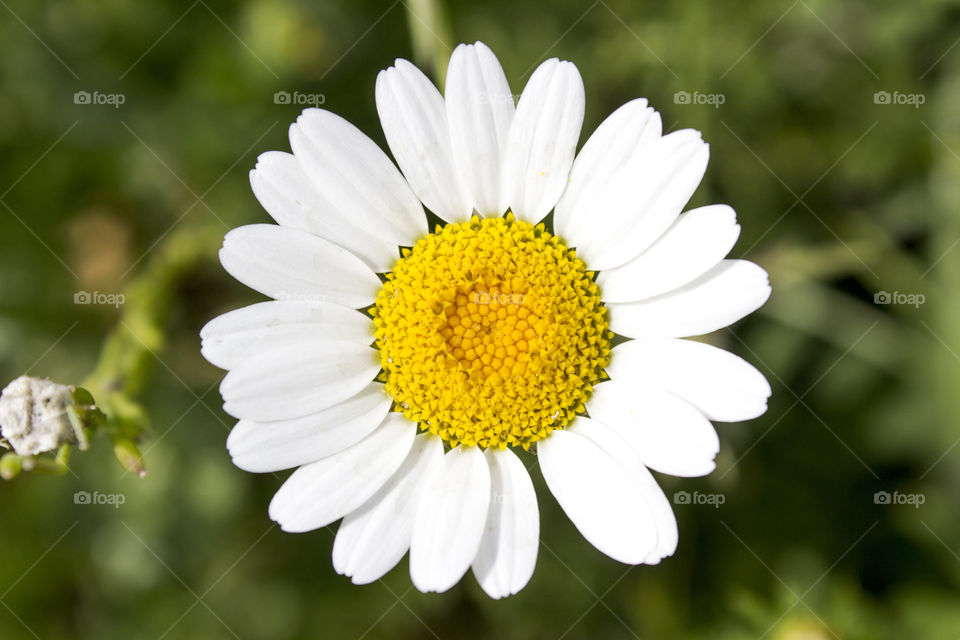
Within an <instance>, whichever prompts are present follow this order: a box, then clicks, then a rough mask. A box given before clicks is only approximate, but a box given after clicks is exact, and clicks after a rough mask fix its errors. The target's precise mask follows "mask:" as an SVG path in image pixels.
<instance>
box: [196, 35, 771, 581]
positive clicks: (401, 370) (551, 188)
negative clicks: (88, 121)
mask: <svg viewBox="0 0 960 640" xmlns="http://www.w3.org/2000/svg"><path fill="white" fill-rule="evenodd" d="M446 87H447V89H446V95H445V96H444V95H441V94H440V92H439V91H438V90H437V89H436V87H435V86H434V85H433V84H432V83H431V82H430V81H429V80H428V79H427V77H426V76H424V74H423V73H421V72H420V71H419V70H418V69H417V68H416V67H414V66H413V65H412V64H411V63H409V62H407V61H406V60H397V61H396V64H395V66H393V67H391V68H389V69H387V70H385V71H383V72H381V73H380V75H379V76H378V78H377V84H376V101H377V110H378V112H379V114H380V121H381V123H382V125H383V130H384V133H385V134H386V139H387V142H388V144H389V146H390V150H391V151H392V152H393V157H394V158H395V159H396V162H397V164H398V165H399V167H400V170H399V171H398V170H397V168H396V167H395V166H394V164H393V163H392V162H391V161H390V159H389V158H388V157H387V156H386V154H384V152H383V151H382V150H381V149H380V148H379V147H378V146H377V145H376V144H375V143H374V142H373V141H371V140H370V139H369V138H368V137H367V136H365V135H364V134H363V133H361V132H360V131H359V130H358V129H356V128H355V127H354V126H352V125H351V124H350V123H348V122H347V121H346V120H344V119H343V118H340V117H339V116H337V115H334V114H333V113H330V112H329V111H324V110H321V109H307V110H306V111H304V112H303V114H302V115H301V116H300V117H299V118H298V119H297V122H296V123H295V124H293V125H292V126H291V127H290V144H291V146H292V148H293V154H288V153H283V152H278V151H273V152H268V153H265V154H263V155H262V156H260V158H259V161H258V163H257V166H256V168H255V169H254V170H253V171H251V174H250V181H251V184H252V186H253V191H254V193H255V194H256V196H257V198H258V199H259V200H260V202H261V203H262V204H263V206H264V208H265V209H266V210H267V212H268V213H269V214H270V215H271V216H272V217H273V218H274V219H275V220H276V221H277V223H278V225H265V224H259V225H250V226H246V227H241V228H239V229H235V230H233V231H231V232H230V233H228V234H227V236H226V239H225V240H224V245H223V249H222V251H221V252H220V260H221V262H222V263H223V266H224V267H225V268H226V270H227V271H228V272H229V273H230V274H231V275H233V276H234V277H235V278H237V279H238V280H239V281H240V282H242V283H244V284H246V285H247V286H249V287H251V288H253V289H255V290H257V291H259V292H261V293H263V294H265V295H267V296H268V297H270V298H273V299H274V300H273V301H270V302H261V303H259V304H255V305H252V306H250V307H246V308H243V309H238V310H236V311H232V312H230V313H227V314H225V315H223V316H220V317H219V318H217V319H215V320H213V321H212V322H211V323H210V324H208V325H207V326H206V327H205V328H204V330H203V332H202V337H203V354H204V356H205V357H206V358H207V359H208V360H209V361H210V362H212V363H213V364H215V365H217V366H219V367H222V368H224V369H228V370H229V373H228V374H227V375H226V377H225V378H224V380H223V384H222V385H221V392H222V394H223V398H224V409H225V411H226V412H227V413H229V414H230V415H232V416H235V417H236V418H238V419H239V420H240V422H239V423H238V424H237V426H236V428H234V430H233V431H232V433H231V434H230V437H229V439H228V442H227V445H228V448H229V450H230V453H231V455H232V457H233V460H234V462H235V463H236V465H237V466H239V467H240V468H242V469H246V470H248V471H254V472H268V471H279V470H282V469H290V468H293V467H299V468H298V469H297V470H296V471H295V472H294V473H293V474H292V475H291V476H290V477H289V479H288V480H287V481H286V482H285V483H284V484H283V486H282V487H281V488H280V490H279V491H278V492H277V494H276V496H275V497H274V499H273V501H272V503H271V504H270V516H271V517H272V518H273V519H274V520H276V521H277V522H279V523H280V525H281V526H282V527H283V529H284V530H286V531H294V532H300V531H310V530H312V529H317V528H319V527H325V526H327V525H329V524H331V523H333V522H335V521H337V520H339V519H341V518H342V519H343V523H342V524H341V525H340V528H339V530H338V532H337V536H336V542H335V544H334V548H333V564H334V567H335V568H336V570H337V571H338V572H339V573H341V574H344V575H347V576H350V577H351V578H352V579H353V582H355V583H358V584H361V583H368V582H371V581H373V580H376V579H378V578H380V577H381V576H383V575H384V574H385V573H386V572H387V571H389V570H390V569H391V568H392V567H394V566H395V565H396V564H397V563H398V562H399V561H400V560H401V558H402V557H403V555H404V554H405V553H406V552H407V551H408V550H409V552H410V575H411V578H412V581H413V584H414V585H415V586H416V587H417V588H418V589H420V590H421V591H425V592H426V591H445V590H447V589H449V588H450V587H452V586H453V585H455V584H456V583H457V582H458V581H459V580H460V579H461V578H462V577H463V576H464V574H465V573H466V572H467V570H468V569H470V568H471V567H472V568H473V572H474V575H475V576H476V578H477V580H478V582H479V583H480V586H481V587H482V588H483V589H484V591H486V592H487V593H488V594H489V595H490V596H492V597H494V598H500V597H504V596H507V595H510V594H513V593H516V592H517V591H519V590H520V589H522V588H523V587H524V585H526V583H527V582H528V581H529V579H530V577H531V575H532V573H533V569H534V565H535V563H536V558H537V549H538V546H539V513H538V507H537V498H536V494H535V492H534V487H533V483H532V482H531V478H530V475H529V474H528V471H527V468H526V466H525V463H524V461H523V459H522V458H521V457H519V456H518V455H517V454H516V453H515V451H516V448H517V447H519V448H522V449H527V450H530V451H535V452H536V453H537V454H538V460H539V466H540V470H541V472H542V473H543V477H544V479H545V480H546V484H547V486H548V487H549V488H550V491H551V492H552V493H553V495H554V496H555V497H556V499H557V501H558V502H559V503H560V506H561V507H562V508H563V510H564V511H565V512H566V514H567V515H568V516H569V518H570V519H571V520H572V521H573V524H574V525H575V526H576V527H577V529H579V530H580V532H581V533H582V534H583V536H584V537H585V538H586V539H587V540H588V541H589V542H590V543H592V544H593V545H594V546H595V547H596V548H597V549H599V550H600V551H601V552H603V553H605V554H606V555H608V556H610V557H612V558H614V559H616V560H619V561H621V562H624V563H628V564H641V563H647V564H655V563H657V562H659V561H660V560H661V559H662V558H664V557H665V556H668V555H671V554H672V553H673V552H674V550H675V549H676V546H677V537H678V536H677V525H676V520H675V518H674V515H673V512H672V510H671V507H670V505H669V503H668V501H667V499H666V497H665V496H664V494H663V492H662V491H661V489H660V488H659V487H658V485H657V483H656V481H655V480H654V478H653V476H652V475H651V473H650V471H649V470H650V469H652V470H654V471H658V472H661V473H666V474H671V475H676V476H700V475H703V474H706V473H709V472H710V471H711V470H712V469H713V468H714V457H715V456H716V454H717V451H718V449H719V441H718V438H717V434H716V432H715V430H714V428H713V426H712V425H711V423H710V420H719V421H724V422H729V421H738V420H747V419H750V418H754V417H756V416H759V415H760V414H762V413H763V412H764V411H765V410H766V401H767V398H768V397H769V395H770V387H769V385H768V384H767V382H766V380H765V379H764V377H763V376H762V375H761V374H760V373H759V372H757V371H756V370H755V369H754V368H753V367H752V366H750V365H749V364H747V363H746V362H744V361H743V360H741V359H740V358H738V357H737V356H734V355H732V354H730V353H727V352H725V351H722V350H720V349H717V348H715V347H712V346H708V345H706V344H703V343H700V342H692V341H688V340H682V339H681V338H685V337H689V336H696V335H702V334H706V333H709V332H712V331H715V330H717V329H720V328H722V327H725V326H727V325H729V324H731V323H732V322H735V321H736V320H738V319H740V318H742V317H743V316H745V315H747V314H748V313H750V312H752V311H754V310H755V309H757V308H758V307H759V306H760V305H761V304H763V303H764V301H765V300H766V299H767V297H768V296H769V294H770V287H769V285H768V282H767V276H766V273H765V272H764V271H763V269H761V268H760V267H758V266H756V265H755V264H752V263H750V262H746V261H743V260H725V259H724V257H725V256H726V255H727V253H728V252H729V251H730V249H731V248H732V247H733V245H734V243H735V242H736V240H737V237H738V235H739V231H740V227H739V226H738V225H737V223H736V217H735V215H734V212H733V210H731V209H730V208H729V207H727V206H725V205H713V206H708V207H702V208H699V209H694V210H692V211H688V212H686V213H681V210H682V208H683V207H684V206H685V204H686V203H687V201H688V200H689V198H690V196H691V195H692V193H693V192H694V190H695V189H696V187H697V185H698V184H699V182H700V179H701V178H702V177H703V173H704V171H705V169H706V165H707V157H708V147H707V145H706V144H705V143H704V142H703V141H702V140H701V138H700V134H699V133H698V132H696V131H693V130H683V131H675V132H673V133H669V134H667V135H663V134H662V130H661V120H660V115H659V114H658V113H657V112H656V111H654V110H653V109H652V108H651V107H649V106H648V105H647V102H646V100H643V99H638V100H634V101H632V102H628V103H627V104H625V105H623V106H622V107H620V108H619V109H617V110H616V111H615V112H614V113H613V114H612V115H610V117H608V118H607V119H606V120H605V121H604V122H603V123H602V124H601V125H600V126H599V127H598V128H597V130H596V131H595V132H594V134H593V135H592V136H591V137H590V139H589V140H588V141H587V142H586V144H585V145H584V146H583V148H582V149H581V151H580V153H579V154H576V153H575V152H576V145H577V140H578V138H579V136H580V128H581V125H582V121H583V112H584V92H583V83H582V81H581V79H580V75H579V73H578V71H577V68H576V67H575V66H574V65H573V64H572V63H570V62H562V61H560V60H556V59H553V60H548V61H547V62H545V63H543V64H542V65H540V67H539V68H538V69H537V70H536V71H535V72H534V73H533V75H532V76H531V78H530V80H529V82H528V83H527V85H526V87H525V88H524V90H523V94H522V95H521V97H520V99H519V101H518V102H517V103H516V105H515V104H514V100H513V97H512V93H511V90H510V86H509V85H508V83H507V79H506V77H505V76H504V73H503V70H502V69H501V67H500V64H499V62H498V61H497V58H496V57H495V56H494V54H493V53H492V52H491V51H490V49H488V48H487V47H486V46H485V45H483V44H482V43H479V42H478V43H476V44H474V45H460V46H459V47H457V49H456V51H454V53H453V56H452V58H451V60H450V66H449V71H448V74H447V83H446ZM401 172H402V173H401ZM421 203H422V204H421ZM424 206H425V207H426V208H427V209H429V210H430V211H432V212H433V213H434V214H436V215H437V216H439V218H441V219H443V220H444V221H446V222H447V223H448V224H446V225H444V226H438V227H437V229H436V230H435V231H434V232H433V233H429V229H428V226H427V219H426V216H425V213H424V210H423V207H424ZM551 211H553V212H554V216H553V223H552V231H548V230H547V229H546V228H545V226H544V225H543V224H542V223H540V221H541V220H542V219H544V218H545V217H546V216H547V215H548V214H549V213H550V212H551ZM574 250H575V251H574ZM614 334H619V335H620V336H623V337H625V338H629V340H627V341H624V342H622V344H619V345H617V346H615V347H613V348H611V346H610V345H611V338H613V335H614ZM608 377H609V379H608ZM588 416H589V417H588ZM526 460H527V464H529V463H530V461H531V460H532V458H529V457H526Z"/></svg>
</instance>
